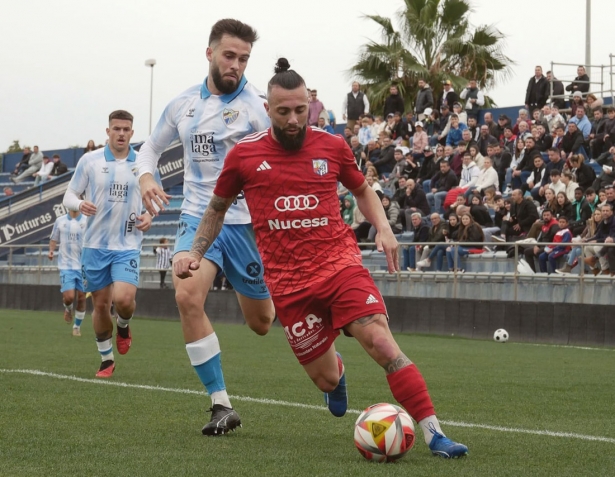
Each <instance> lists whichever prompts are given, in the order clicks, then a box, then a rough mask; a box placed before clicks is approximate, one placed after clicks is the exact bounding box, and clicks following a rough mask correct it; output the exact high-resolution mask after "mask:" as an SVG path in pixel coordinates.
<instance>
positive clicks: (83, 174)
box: [68, 146, 143, 250]
mask: <svg viewBox="0 0 615 477" xmlns="http://www.w3.org/2000/svg"><path fill="white" fill-rule="evenodd" d="M136 156H137V155H136V153H135V151H134V150H133V149H132V147H131V148H130V152H129V153H128V157H127V158H126V159H123V160H119V161H118V160H116V159H115V157H113V153H112V152H111V149H109V146H105V147H104V148H101V149H97V150H95V151H92V152H88V153H87V154H85V155H84V156H83V157H82V158H81V159H80V160H79V162H78V163H77V168H76V169H75V174H74V175H73V178H72V179H71V181H70V184H69V185H68V189H69V190H72V191H73V192H74V193H75V194H77V195H81V194H83V193H84V192H85V199H86V200H89V201H90V202H92V203H93V204H94V205H95V206H96V214H95V215H92V216H90V217H88V218H87V226H86V230H85V238H84V241H83V247H84V248H95V249H104V250H141V242H142V239H143V233H142V232H141V231H140V230H138V229H137V227H136V226H137V216H139V215H141V211H142V210H143V207H142V203H141V188H140V187H139V180H138V179H137V171H138V169H137V165H136V162H135V161H136Z"/></svg>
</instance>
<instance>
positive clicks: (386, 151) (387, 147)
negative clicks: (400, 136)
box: [373, 136, 395, 177]
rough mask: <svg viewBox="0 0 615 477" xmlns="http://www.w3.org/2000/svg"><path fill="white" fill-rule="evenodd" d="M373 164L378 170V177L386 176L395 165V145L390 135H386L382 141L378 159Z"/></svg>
mask: <svg viewBox="0 0 615 477" xmlns="http://www.w3.org/2000/svg"><path fill="white" fill-rule="evenodd" d="M373 165H374V167H375V168H376V170H377V171H378V177H382V176H383V175H384V176H388V175H389V174H390V173H391V171H392V170H393V167H395V145H394V144H393V142H392V141H391V138H390V137H388V136H387V137H385V138H384V140H383V141H382V147H381V148H380V154H379V156H378V160H377V161H376V162H374V163H373Z"/></svg>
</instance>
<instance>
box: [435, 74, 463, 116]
mask: <svg viewBox="0 0 615 477" xmlns="http://www.w3.org/2000/svg"><path fill="white" fill-rule="evenodd" d="M458 102H459V95H458V94H457V93H456V92H455V89H454V88H453V83H451V80H445V81H443V82H442V96H440V98H439V99H438V109H442V106H444V105H445V104H446V105H447V106H448V107H449V108H452V106H453V104H455V103H458Z"/></svg>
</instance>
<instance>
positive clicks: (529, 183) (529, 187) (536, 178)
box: [521, 156, 545, 197]
mask: <svg viewBox="0 0 615 477" xmlns="http://www.w3.org/2000/svg"><path fill="white" fill-rule="evenodd" d="M544 175H545V161H544V160H543V159H542V156H535V157H534V168H533V169H532V171H531V173H530V175H529V176H528V178H527V180H526V181H525V183H524V184H522V185H521V190H522V191H523V192H524V193H527V192H530V193H531V195H532V197H534V195H536V196H538V190H539V189H540V184H541V182H542V179H543V177H544Z"/></svg>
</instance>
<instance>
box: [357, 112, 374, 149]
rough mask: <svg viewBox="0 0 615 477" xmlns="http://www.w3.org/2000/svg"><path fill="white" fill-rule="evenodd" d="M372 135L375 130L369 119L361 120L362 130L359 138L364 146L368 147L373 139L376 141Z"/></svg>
mask: <svg viewBox="0 0 615 477" xmlns="http://www.w3.org/2000/svg"><path fill="white" fill-rule="evenodd" d="M372 133H373V130H372V128H371V127H370V125H369V119H367V118H366V117H364V118H363V119H361V129H359V134H358V136H357V137H358V138H359V142H360V143H361V145H362V146H367V144H368V143H369V142H370V141H371V140H372V139H376V138H375V137H374V136H372Z"/></svg>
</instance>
